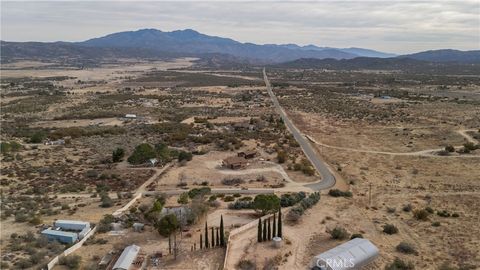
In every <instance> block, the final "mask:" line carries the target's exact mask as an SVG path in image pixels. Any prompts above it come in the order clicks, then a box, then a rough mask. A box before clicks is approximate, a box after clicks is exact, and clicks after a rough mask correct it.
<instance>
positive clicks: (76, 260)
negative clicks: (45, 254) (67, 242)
mask: <svg viewBox="0 0 480 270" xmlns="http://www.w3.org/2000/svg"><path fill="white" fill-rule="evenodd" d="M81 261H82V257H80V256H79V255H70V256H64V257H61V258H60V260H59V261H58V264H60V265H65V266H66V267H67V268H68V269H78V268H79V267H80V263H81Z"/></svg>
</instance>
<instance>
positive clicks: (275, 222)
mask: <svg viewBox="0 0 480 270" xmlns="http://www.w3.org/2000/svg"><path fill="white" fill-rule="evenodd" d="M272 230H273V232H272V237H277V218H276V216H275V213H273V227H272Z"/></svg>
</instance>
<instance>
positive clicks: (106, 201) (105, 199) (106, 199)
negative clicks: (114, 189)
mask: <svg viewBox="0 0 480 270" xmlns="http://www.w3.org/2000/svg"><path fill="white" fill-rule="evenodd" d="M100 201H101V204H100V207H103V208H108V207H112V206H113V200H112V198H110V196H108V193H106V192H104V193H102V194H100Z"/></svg>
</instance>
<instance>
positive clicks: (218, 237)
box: [215, 227, 220, 247]
mask: <svg viewBox="0 0 480 270" xmlns="http://www.w3.org/2000/svg"><path fill="white" fill-rule="evenodd" d="M215 231H216V233H217V239H216V240H215V245H216V246H217V247H218V246H220V232H219V231H218V227H217V228H215Z"/></svg>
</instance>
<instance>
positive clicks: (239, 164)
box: [222, 157, 248, 170]
mask: <svg viewBox="0 0 480 270" xmlns="http://www.w3.org/2000/svg"><path fill="white" fill-rule="evenodd" d="M222 163H223V166H225V167H227V168H230V169H232V170H235V169H240V168H243V167H245V166H247V164H248V162H247V160H246V159H245V158H243V157H228V158H226V159H224V160H223V162H222Z"/></svg>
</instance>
